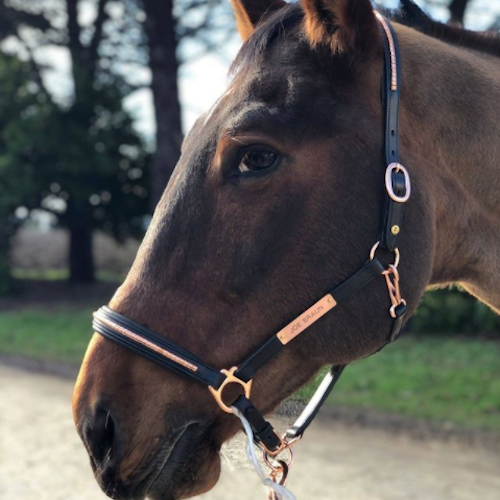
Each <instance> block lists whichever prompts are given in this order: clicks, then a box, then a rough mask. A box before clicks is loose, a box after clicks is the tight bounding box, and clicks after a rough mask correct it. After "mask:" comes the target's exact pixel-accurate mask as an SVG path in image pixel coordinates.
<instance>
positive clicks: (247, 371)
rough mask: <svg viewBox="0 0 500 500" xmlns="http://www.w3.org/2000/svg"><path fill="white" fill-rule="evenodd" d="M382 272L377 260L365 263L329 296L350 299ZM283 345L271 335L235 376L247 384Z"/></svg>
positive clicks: (340, 299) (382, 267)
mask: <svg viewBox="0 0 500 500" xmlns="http://www.w3.org/2000/svg"><path fill="white" fill-rule="evenodd" d="M383 271H384V266H382V264H381V263H380V261H379V260H378V259H373V260H370V261H368V262H366V263H365V264H364V265H363V267H361V269H359V271H357V272H356V273H354V274H353V275H352V276H350V277H349V278H347V279H346V280H345V281H344V282H343V283H342V284H340V285H339V286H337V287H336V288H334V289H333V290H332V291H331V292H330V294H331V295H332V296H333V298H334V299H335V300H336V301H337V304H339V303H340V302H342V301H343V300H345V299H347V298H348V297H350V296H351V295H352V294H354V293H356V292H357V291H359V290H361V289H362V288H364V287H365V286H367V285H368V284H369V283H371V282H372V281H373V280H374V279H375V278H376V277H377V276H380V275H381V274H382V272H383ZM283 347H284V345H283V344H282V343H281V342H280V341H279V340H278V338H277V337H276V336H275V335H273V337H271V338H270V339H269V340H268V341H267V342H266V343H265V344H264V345H263V346H262V347H261V348H260V349H258V350H257V351H256V352H255V353H253V354H252V355H250V356H249V357H248V358H247V359H245V361H243V363H242V364H241V365H239V368H238V370H237V371H236V373H235V375H236V376H237V377H238V378H239V379H241V380H243V381H245V382H248V381H249V380H251V379H252V378H253V377H254V376H255V374H256V372H257V371H258V370H260V368H262V366H263V365H265V364H266V363H267V362H268V361H269V360H270V359H271V358H273V357H274V356H276V354H278V353H279V352H280V351H281V349H282V348H283Z"/></svg>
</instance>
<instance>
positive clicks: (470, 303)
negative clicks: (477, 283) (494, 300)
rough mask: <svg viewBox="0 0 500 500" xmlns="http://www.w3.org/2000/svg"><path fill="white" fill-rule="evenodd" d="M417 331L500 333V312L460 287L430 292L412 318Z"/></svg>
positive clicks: (413, 326)
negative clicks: (496, 312)
mask: <svg viewBox="0 0 500 500" xmlns="http://www.w3.org/2000/svg"><path fill="white" fill-rule="evenodd" d="M409 330H410V331H412V332H415V333H432V334H437V333H439V334H442V333H468V334H474V335H481V334H496V335H500V316H498V315H497V314H495V313H494V312H493V311H492V310H491V309H490V308H489V307H487V306H486V305H484V304H482V303H481V302H479V301H478V300H477V299H475V298H474V297H472V296H471V295H469V294H468V293H466V292H464V291H462V290H460V289H458V288H448V289H446V290H433V291H430V292H427V293H426V294H425V296H424V299H423V300H422V303H421V304H420V306H419V307H418V309H417V311H416V313H415V314H414V316H413V318H412V319H411V320H410V324H409Z"/></svg>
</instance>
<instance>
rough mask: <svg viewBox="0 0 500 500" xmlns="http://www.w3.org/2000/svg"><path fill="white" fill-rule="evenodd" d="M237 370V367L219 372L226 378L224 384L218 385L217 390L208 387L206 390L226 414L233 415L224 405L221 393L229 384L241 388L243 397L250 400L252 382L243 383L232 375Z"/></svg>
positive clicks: (229, 408)
mask: <svg viewBox="0 0 500 500" xmlns="http://www.w3.org/2000/svg"><path fill="white" fill-rule="evenodd" d="M237 369H238V367H237V366H233V367H232V368H230V369H229V370H221V373H223V374H224V375H225V376H226V378H225V380H224V382H222V384H221V385H220V387H219V388H218V389H214V388H213V387H212V386H209V387H208V390H209V391H210V392H211V393H212V396H213V397H214V399H215V401H216V402H217V404H218V405H219V406H220V408H221V410H222V411H224V412H226V413H234V412H233V409H232V408H231V407H230V406H228V405H227V404H226V403H224V401H223V399H222V393H223V392H224V389H225V388H226V386H228V385H229V384H238V385H239V386H241V387H242V388H243V393H244V394H245V397H246V398H247V399H250V394H251V392H252V382H253V380H249V381H248V382H245V381H243V380H241V379H239V378H238V377H236V376H235V375H234V373H235V372H236V370H237Z"/></svg>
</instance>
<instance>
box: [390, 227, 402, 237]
mask: <svg viewBox="0 0 500 500" xmlns="http://www.w3.org/2000/svg"><path fill="white" fill-rule="evenodd" d="M400 231H401V228H400V227H399V226H392V227H391V233H392V234H393V235H394V236H397V235H398V234H399V233H400Z"/></svg>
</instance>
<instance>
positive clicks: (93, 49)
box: [89, 0, 108, 65]
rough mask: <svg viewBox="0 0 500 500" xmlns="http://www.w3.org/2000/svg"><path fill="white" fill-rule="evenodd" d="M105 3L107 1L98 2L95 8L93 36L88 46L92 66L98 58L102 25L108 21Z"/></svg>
mask: <svg viewBox="0 0 500 500" xmlns="http://www.w3.org/2000/svg"><path fill="white" fill-rule="evenodd" d="M107 3H108V0H99V4H98V6H97V16H96V18H95V21H94V34H93V36H92V40H91V41H90V45H89V53H90V54H89V55H90V60H91V61H92V62H93V64H94V65H95V61H97V58H98V49H99V44H100V43H101V40H102V37H103V31H104V30H103V28H104V23H105V22H106V20H107V19H108V15H107V13H106V5H107Z"/></svg>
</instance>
